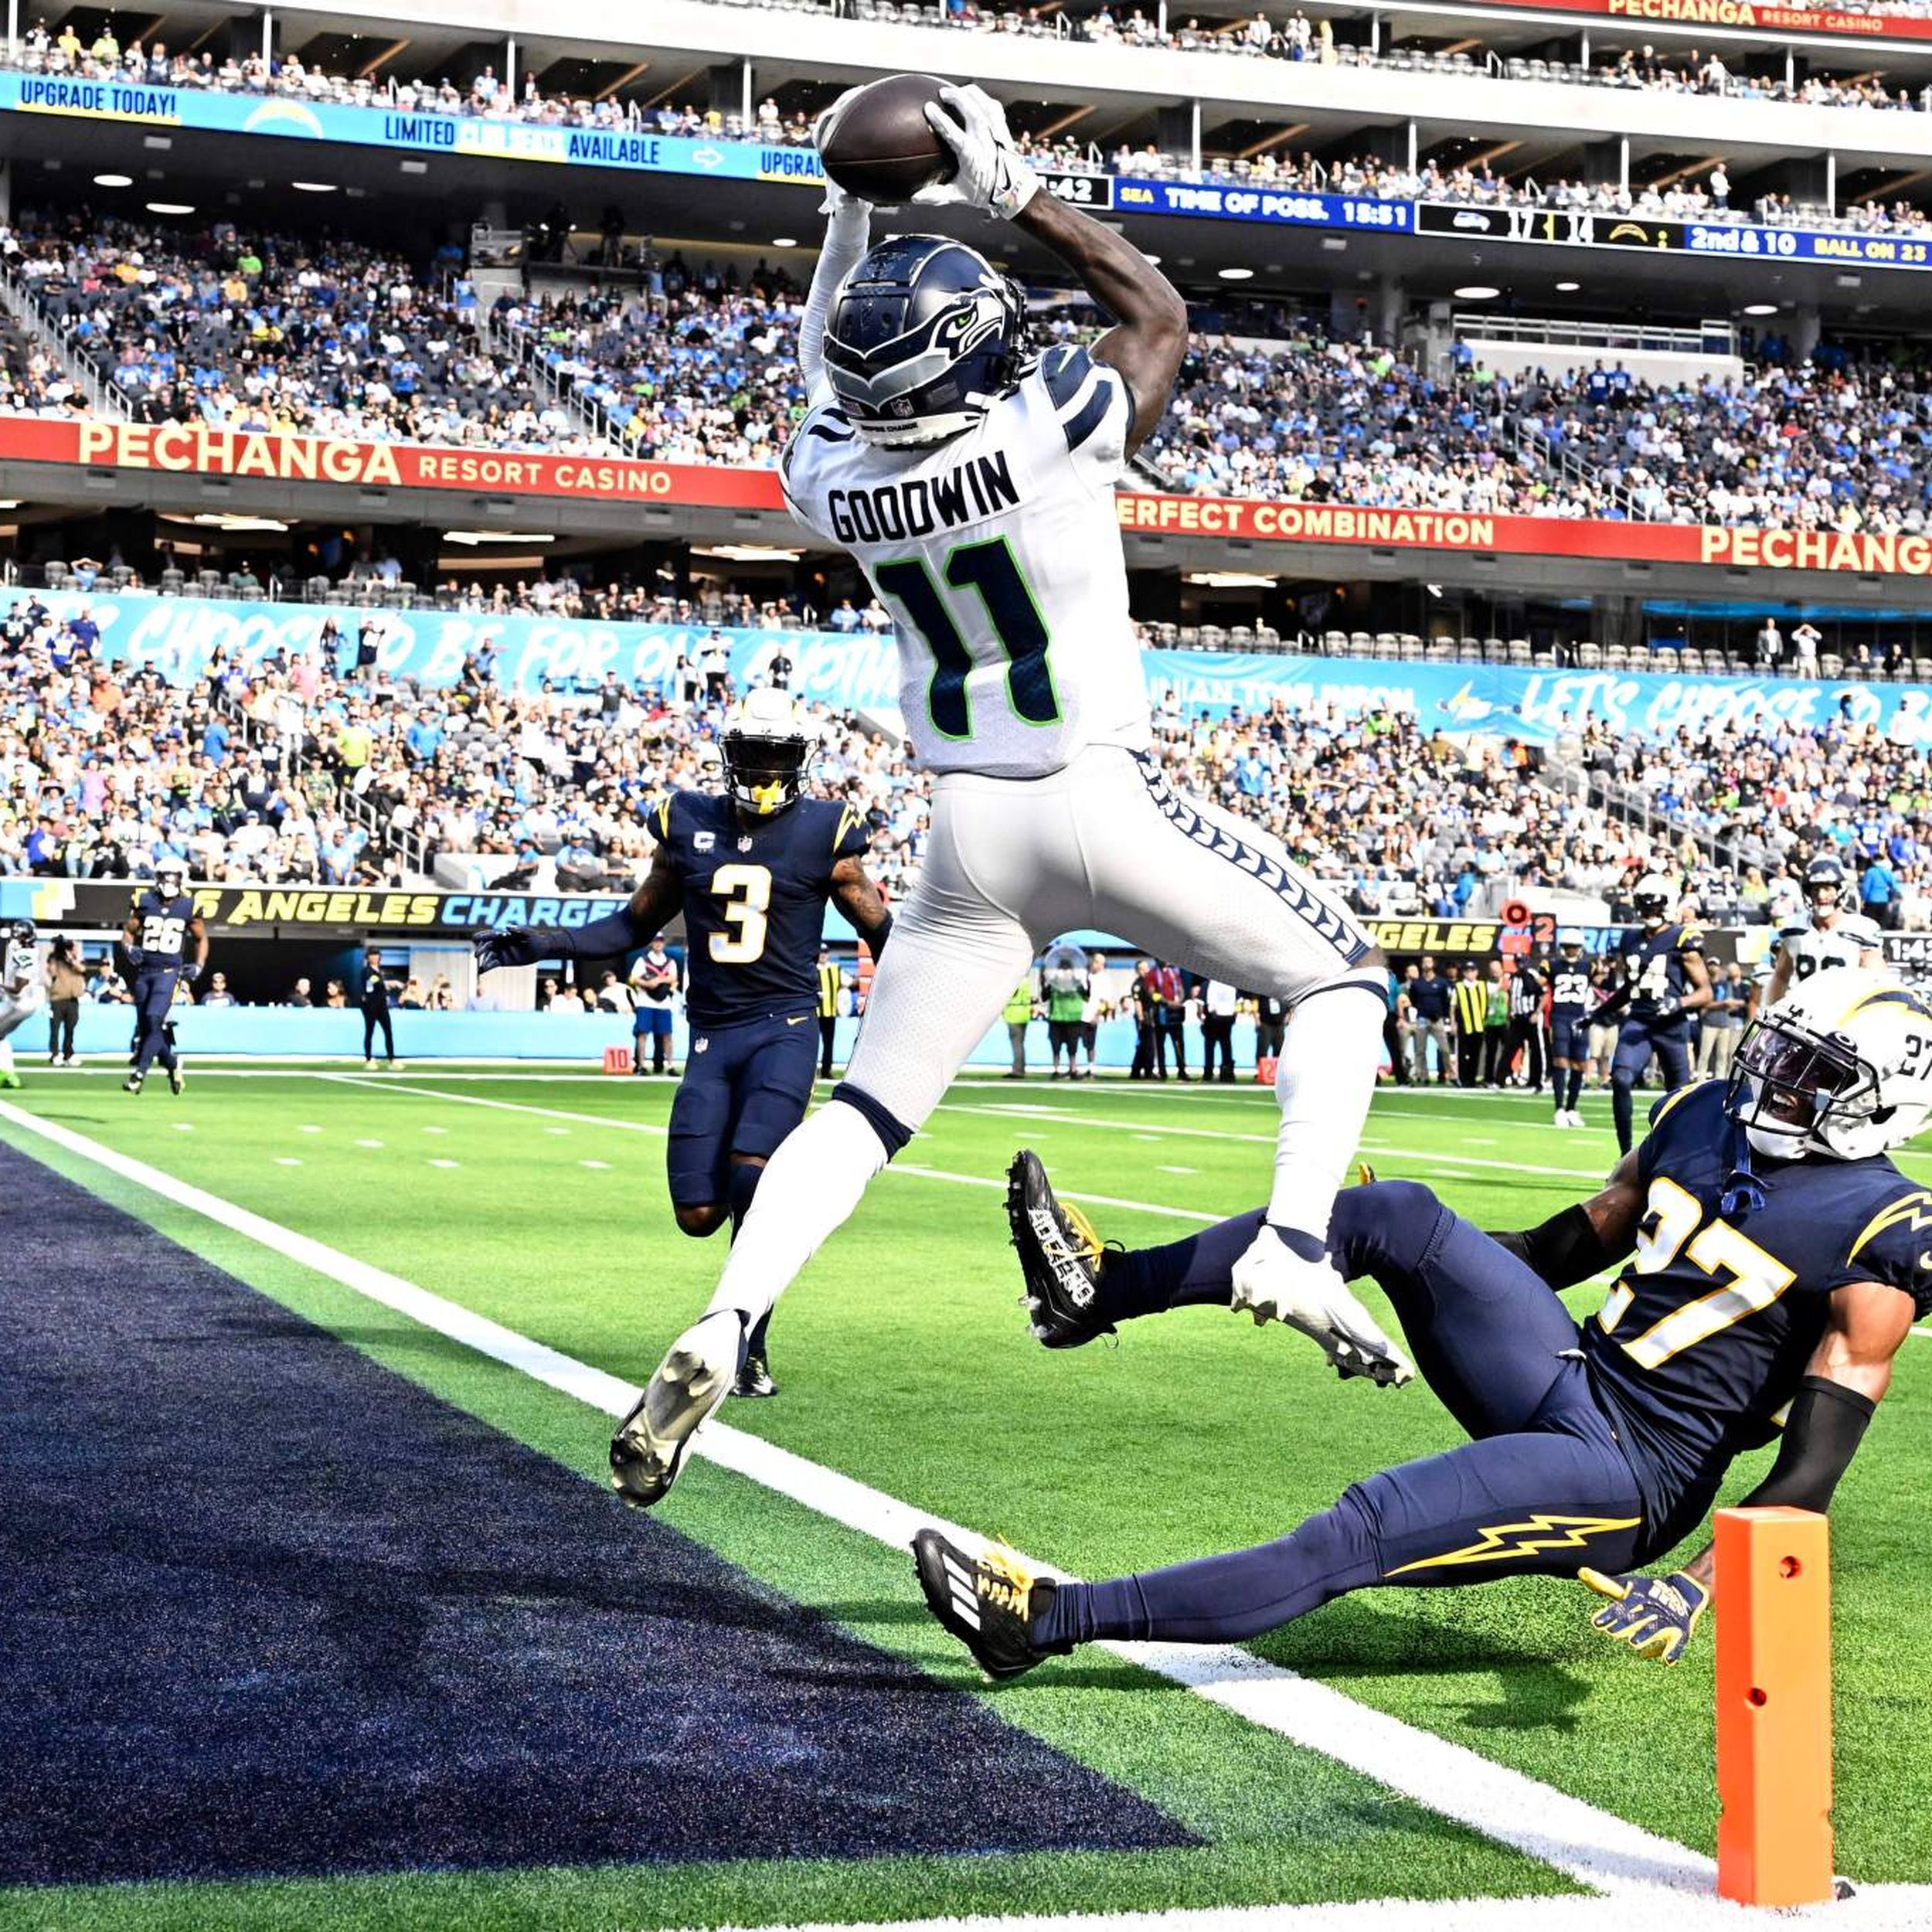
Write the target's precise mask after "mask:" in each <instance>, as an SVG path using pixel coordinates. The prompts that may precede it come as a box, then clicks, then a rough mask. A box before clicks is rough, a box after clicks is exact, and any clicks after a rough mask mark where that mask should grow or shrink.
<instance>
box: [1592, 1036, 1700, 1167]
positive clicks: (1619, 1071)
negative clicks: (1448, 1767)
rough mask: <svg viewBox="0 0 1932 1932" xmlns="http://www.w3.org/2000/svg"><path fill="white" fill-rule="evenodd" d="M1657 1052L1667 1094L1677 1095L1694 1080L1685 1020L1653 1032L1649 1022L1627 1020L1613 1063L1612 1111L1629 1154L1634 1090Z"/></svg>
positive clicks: (1619, 1143) (1620, 1143) (1622, 1145)
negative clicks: (1687, 1082)
mask: <svg viewBox="0 0 1932 1932" xmlns="http://www.w3.org/2000/svg"><path fill="white" fill-rule="evenodd" d="M1652 1053H1655V1055H1656V1056H1657V1064H1658V1066H1659V1068H1661V1069H1662V1072H1663V1076H1664V1091H1665V1093H1666V1094H1675V1092H1676V1091H1677V1090H1678V1089H1679V1087H1682V1085H1683V1084H1684V1083H1685V1081H1687V1080H1689V1078H1690V1034H1689V1029H1687V1028H1686V1027H1685V1025H1684V1023H1683V1022H1682V1021H1681V1020H1679V1021H1676V1022H1673V1023H1672V1025H1671V1026H1668V1027H1667V1028H1665V1029H1663V1030H1662V1031H1660V1032H1653V1031H1652V1030H1651V1026H1650V1023H1649V1022H1648V1021H1647V1020H1641V1019H1627V1020H1625V1021H1624V1024H1623V1026H1622V1029H1621V1031H1620V1032H1618V1033H1617V1051H1616V1053H1614V1055H1612V1056H1611V1063H1610V1111H1611V1118H1612V1119H1613V1120H1614V1121H1615V1122H1616V1123H1617V1147H1618V1148H1619V1149H1620V1150H1621V1151H1623V1152H1624V1153H1625V1154H1628V1152H1629V1151H1630V1147H1631V1138H1632V1135H1633V1133H1634V1119H1633V1115H1634V1100H1633V1097H1632V1095H1631V1089H1632V1088H1633V1087H1635V1086H1636V1084H1637V1083H1638V1081H1639V1080H1641V1079H1642V1078H1643V1077H1644V1070H1645V1067H1647V1066H1649V1064H1650V1058H1651V1054H1652Z"/></svg>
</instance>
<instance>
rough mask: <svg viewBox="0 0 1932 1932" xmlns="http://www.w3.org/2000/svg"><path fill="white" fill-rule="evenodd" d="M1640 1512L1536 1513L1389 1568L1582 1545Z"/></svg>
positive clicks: (1633, 1520) (1399, 1571) (1628, 1524)
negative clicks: (1457, 1545)
mask: <svg viewBox="0 0 1932 1932" xmlns="http://www.w3.org/2000/svg"><path fill="white" fill-rule="evenodd" d="M1640 1520H1641V1519H1640V1518H1638V1517H1636V1516H1546V1515H1534V1516H1532V1517H1530V1518H1529V1520H1528V1521H1527V1522H1505V1523H1496V1524H1495V1525H1493V1526H1490V1527H1488V1528H1486V1529H1483V1530H1482V1531H1481V1532H1480V1533H1481V1538H1482V1540H1481V1542H1480V1543H1465V1544H1464V1546H1462V1548H1461V1549H1446V1550H1444V1552H1443V1553H1442V1554H1441V1555H1440V1556H1424V1557H1423V1558H1422V1559H1421V1560H1420V1561H1418V1562H1416V1563H1403V1564H1401V1565H1400V1566H1398V1567H1397V1568H1396V1569H1394V1570H1389V1571H1388V1572H1387V1574H1388V1575H1389V1576H1391V1577H1400V1576H1402V1575H1404V1574H1405V1573H1406V1572H1408V1571H1410V1570H1444V1569H1447V1568H1449V1567H1451V1566H1453V1565H1454V1564H1458V1563H1504V1562H1506V1561H1507V1560H1509V1558H1510V1557H1512V1556H1539V1555H1541V1554H1543V1553H1544V1552H1546V1551H1548V1550H1552V1549H1582V1548H1583V1539H1585V1538H1586V1537H1587V1536H1608V1535H1609V1534H1610V1532H1611V1531H1612V1530H1613V1529H1635V1528H1636V1527H1637V1526H1638V1522H1639V1521H1640Z"/></svg>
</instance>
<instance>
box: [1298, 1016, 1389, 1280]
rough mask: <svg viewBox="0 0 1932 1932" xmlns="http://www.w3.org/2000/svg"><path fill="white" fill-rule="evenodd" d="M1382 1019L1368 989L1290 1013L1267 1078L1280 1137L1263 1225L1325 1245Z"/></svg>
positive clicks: (1363, 1112) (1369, 1089)
mask: <svg viewBox="0 0 1932 1932" xmlns="http://www.w3.org/2000/svg"><path fill="white" fill-rule="evenodd" d="M1387 1011H1388V1009H1387V1007H1386V1005H1385V1004H1384V1003H1383V1001H1382V999H1381V998H1380V997H1379V995H1377V994H1376V992H1375V990H1374V989H1373V988H1371V987H1367V986H1363V985H1354V984H1352V985H1343V986H1337V987H1335V988H1332V989H1330V990H1329V991H1328V992H1322V993H1317V994H1315V995H1313V996H1312V997H1311V998H1308V999H1305V1000H1304V1001H1303V1002H1301V1005H1299V1006H1298V1007H1297V1008H1296V1009H1295V1012H1294V1019H1292V1020H1291V1022H1289V1026H1288V1030H1287V1037H1286V1038H1285V1039H1284V1040H1283V1042H1282V1044H1281V1056H1280V1059H1279V1061H1278V1063H1277V1066H1276V1067H1275V1070H1274V1094H1275V1098H1276V1099H1277V1100H1279V1101H1280V1102H1281V1134H1280V1138H1278V1139H1277V1141H1276V1143H1275V1150H1274V1190H1273V1192H1270V1195H1269V1196H1268V1219H1269V1221H1270V1223H1272V1224H1273V1225H1274V1226H1276V1227H1280V1228H1299V1229H1301V1230H1303V1232H1304V1233H1308V1234H1312V1235H1313V1236H1315V1239H1316V1240H1318V1241H1326V1240H1328V1217H1329V1216H1330V1215H1331V1214H1332V1213H1334V1211H1335V1190H1336V1189H1338V1188H1339V1187H1340V1186H1341V1185H1342V1176H1343V1175H1345V1173H1347V1172H1348V1171H1349V1162H1351V1161H1352V1159H1353V1158H1355V1147H1356V1144H1357V1143H1358V1142H1359V1141H1360V1140H1361V1138H1362V1123H1363V1122H1364V1121H1366V1120H1367V1118H1368V1117H1369V1098H1370V1097H1371V1096H1372V1094H1374V1092H1375V1087H1376V1067H1377V1066H1379V1065H1380V1064H1381V1060H1382V1019H1383V1014H1384V1013H1386V1012H1387Z"/></svg>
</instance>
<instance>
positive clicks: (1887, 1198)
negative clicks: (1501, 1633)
mask: <svg viewBox="0 0 1932 1932" xmlns="http://www.w3.org/2000/svg"><path fill="white" fill-rule="evenodd" d="M1741 1142H1742V1136H1741V1135H1740V1134H1737V1133H1736V1131H1735V1129H1734V1128H1733V1123H1732V1121H1731V1120H1730V1117H1729V1116H1728V1115H1727V1114H1726V1113H1725V1111H1724V1083H1723V1081H1721V1080H1706V1081H1703V1082H1702V1083H1699V1085H1697V1086H1695V1087H1685V1088H1683V1089H1682V1090H1681V1091H1680V1092H1679V1093H1676V1094H1672V1095H1670V1096H1669V1097H1667V1098H1666V1099H1665V1100H1662V1101H1660V1102H1659V1103H1658V1106H1657V1107H1656V1108H1655V1111H1653V1113H1652V1114H1651V1131H1650V1133H1649V1134H1648V1137H1647V1138H1645V1141H1644V1142H1643V1144H1642V1145H1641V1146H1640V1147H1639V1148H1638V1152H1637V1171H1638V1177H1639V1179H1641V1181H1642V1182H1643V1184H1644V1186H1645V1190H1646V1192H1645V1202H1644V1215H1643V1219H1642V1220H1641V1223H1639V1226H1638V1240H1637V1252H1636V1253H1635V1254H1634V1256H1633V1257H1631V1260H1629V1262H1628V1263H1627V1264H1625V1266H1624V1271H1623V1273H1622V1274H1621V1276H1620V1277H1618V1280H1617V1284H1616V1286H1615V1287H1613V1288H1612V1289H1611V1291H1610V1294H1609V1295H1608V1297H1607V1298H1606V1299H1605V1301H1604V1305H1603V1308H1602V1309H1601V1310H1600V1311H1599V1312H1598V1314H1597V1315H1596V1316H1595V1317H1594V1318H1593V1319H1591V1320H1590V1321H1586V1322H1585V1323H1584V1324H1583V1349H1584V1354H1585V1356H1586V1358H1587V1360H1588V1362H1589V1364H1590V1373H1591V1376H1592V1378H1593V1379H1594V1382H1595V1383H1596V1385H1597V1389H1598V1390H1599V1392H1600V1393H1602V1394H1603V1395H1604V1396H1605V1397H1606V1398H1607V1403H1608V1406H1609V1407H1610V1408H1611V1410H1613V1412H1614V1413H1615V1414H1616V1415H1617V1418H1618V1420H1619V1423H1620V1425H1621V1427H1620V1433H1621V1434H1622V1436H1623V1438H1624V1444H1625V1447H1626V1449H1627V1450H1629V1451H1633V1452H1634V1453H1633V1454H1632V1455H1631V1461H1632V1465H1633V1467H1634V1468H1635V1469H1636V1471H1637V1473H1638V1479H1639V1481H1640V1482H1642V1483H1643V1484H1644V1485H1645V1492H1646V1493H1645V1502H1646V1503H1647V1504H1648V1505H1650V1507H1651V1514H1652V1521H1653V1523H1655V1522H1657V1521H1658V1520H1659V1519H1660V1515H1661V1516H1662V1518H1664V1519H1668V1518H1671V1517H1674V1516H1676V1515H1679V1514H1680V1513H1682V1514H1685V1515H1692V1516H1696V1517H1701V1516H1702V1513H1703V1511H1704V1509H1706V1507H1707V1506H1708V1505H1709V1498H1710V1495H1711V1494H1712V1493H1713V1491H1714V1490H1715V1488H1716V1485H1717V1483H1718V1482H1719V1479H1720V1478H1722V1476H1723V1471H1724V1469H1725V1467H1726V1464H1728V1463H1729V1462H1730V1459H1731V1458H1732V1457H1733V1456H1734V1455H1736V1454H1737V1453H1738V1452H1739V1451H1742V1450H1746V1449H1753V1448H1757V1447H1760V1445H1761V1444H1764V1443H1765V1442H1767V1441H1768V1440H1770V1437H1771V1435H1772V1434H1773V1433H1774V1430H1776V1429H1777V1427H1779V1426H1780V1425H1781V1423H1782V1422H1783V1420H1784V1410H1786V1408H1787V1406H1789V1404H1790V1403H1791V1398H1792V1397H1793V1396H1795V1395H1796V1394H1797V1393H1798V1384H1799V1383H1800V1381H1801V1379H1802V1378H1803V1376H1804V1372H1805V1365H1806V1363H1807V1362H1808V1361H1809V1360H1810V1359H1811V1353H1812V1351H1813V1350H1814V1349H1815V1348H1816V1347H1817V1345H1818V1340H1819V1338H1820V1337H1821V1335H1823V1333H1824V1330H1825V1315H1826V1305H1827V1304H1828V1301H1829V1299H1830V1298H1831V1294H1832V1291H1833V1290H1834V1289H1835V1288H1838V1287H1842V1286H1843V1285H1844V1284H1845V1283H1847V1282H1849V1281H1880V1282H1886V1283H1889V1284H1890V1285H1891V1286H1893V1287H1896V1288H1897V1289H1898V1290H1900V1291H1901V1292H1902V1293H1903V1294H1907V1295H1909V1296H1910V1297H1911V1298H1912V1301H1913V1305H1914V1307H1915V1308H1917V1311H1918V1313H1919V1314H1920V1315H1928V1314H1932V1193H1928V1192H1927V1191H1926V1190H1925V1189H1923V1187H1921V1186H1920V1185H1919V1184H1918V1183H1917V1182H1915V1181H1912V1180H1909V1179H1907V1178H1906V1176H1905V1175H1903V1174H1901V1173H1900V1172H1899V1170H1898V1169H1897V1168H1896V1167H1894V1166H1893V1165H1892V1163H1891V1162H1890V1161H1889V1160H1888V1159H1886V1158H1885V1157H1884V1156H1883V1155H1877V1156H1875V1157H1873V1158H1870V1159H1868V1160H1862V1161H1833V1160H1827V1159H1821V1158H1812V1159H1808V1160H1801V1161H1788V1162H1770V1161H1764V1160H1755V1161H1754V1162H1753V1174H1754V1175H1755V1177H1756V1179H1757V1183H1758V1185H1759V1186H1760V1188H1761V1189H1763V1191H1764V1205H1763V1206H1761V1207H1760V1206H1752V1207H1750V1208H1749V1209H1745V1210H1743V1211H1734V1212H1733V1213H1731V1214H1730V1215H1729V1216H1726V1214H1725V1213H1724V1212H1723V1208H1722V1206H1721V1205H1720V1203H1721V1202H1722V1200H1723V1196H1724V1195H1725V1194H1726V1192H1727V1190H1728V1189H1729V1188H1730V1185H1731V1176H1732V1173H1733V1168H1734V1166H1735V1163H1736V1154H1735V1151H1734V1150H1735V1149H1736V1148H1737V1147H1738V1146H1739V1145H1741ZM1688 1529H1689V1522H1686V1523H1685V1526H1684V1529H1683V1530H1682V1531H1680V1532H1679V1533H1680V1534H1682V1533H1687V1532H1688Z"/></svg>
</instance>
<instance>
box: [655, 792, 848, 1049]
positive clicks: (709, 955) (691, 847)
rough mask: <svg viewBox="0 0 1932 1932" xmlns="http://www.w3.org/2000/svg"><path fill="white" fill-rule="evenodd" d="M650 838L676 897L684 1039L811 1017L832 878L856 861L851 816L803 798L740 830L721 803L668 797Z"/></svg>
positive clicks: (733, 813) (734, 811)
mask: <svg viewBox="0 0 1932 1932" xmlns="http://www.w3.org/2000/svg"><path fill="white" fill-rule="evenodd" d="M651 831H652V832H654V833H655V835H656V836H657V838H658V842H659V843H660V844H662V845H663V846H664V847H665V849H666V850H667V851H668V852H669V854H670V857H671V862H672V866H673V867H674V868H675V870H676V872H677V875H678V879H679V883H680V884H681V886H682V888H683V892H684V926H685V947H686V957H687V964H686V968H685V1012H686V1013H687V1014H688V1015H689V1018H690V1021H691V1025H692V1029H693V1030H694V1031H696V1030H697V1029H700V1028H704V1027H713V1026H736V1025H738V1024H739V1023H740V1022H743V1021H745V1020H751V1019H770V1018H776V1017H789V1016H790V1015H793V1014H798V1013H806V1014H810V1013H815V1012H818V943H819V939H820V936H821V933H822V932H823V930H824V927H825V901H826V900H827V898H828V897H829V896H830V895H831V892H832V868H833V867H834V866H836V865H837V864H838V862H839V861H840V860H841V859H862V858H863V857H864V856H865V852H866V842H867V834H866V827H865V824H864V821H862V819H860V818H859V816H858V815H857V814H856V813H855V812H854V811H852V809H851V808H849V806H846V805H842V804H834V803H832V802H831V801H828V800H825V799H822V798H801V799H800V800H799V801H798V803H797V804H794V805H791V806H789V807H788V808H787V809H786V810H784V811H781V812H779V813H777V814H776V815H774V816H773V817H771V818H762V819H756V820H753V821H750V822H749V823H747V821H745V820H743V819H742V818H740V816H739V814H738V808H737V807H736V805H734V804H733V803H732V801H730V799H729V798H710V797H708V796H706V794H703V793H701V792H695V791H674V792H673V793H672V794H671V795H670V797H669V798H665V799H664V800H662V801H661V802H660V803H659V804H657V805H656V806H655V807H654V808H652V811H651Z"/></svg>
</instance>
